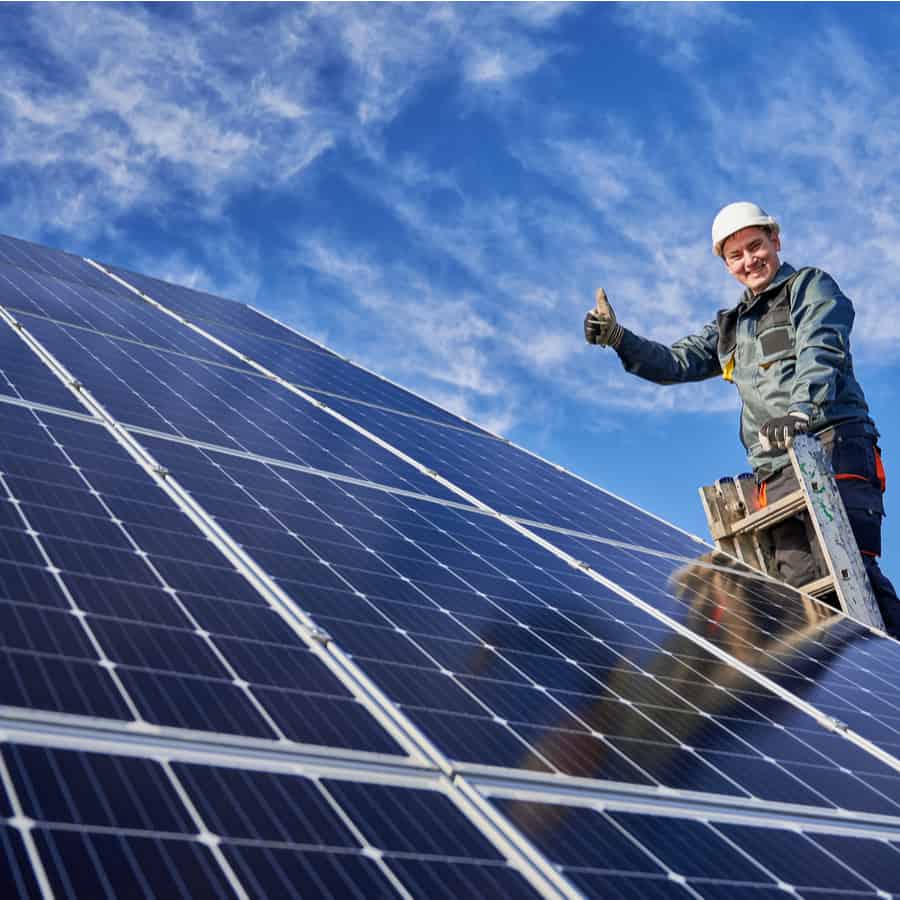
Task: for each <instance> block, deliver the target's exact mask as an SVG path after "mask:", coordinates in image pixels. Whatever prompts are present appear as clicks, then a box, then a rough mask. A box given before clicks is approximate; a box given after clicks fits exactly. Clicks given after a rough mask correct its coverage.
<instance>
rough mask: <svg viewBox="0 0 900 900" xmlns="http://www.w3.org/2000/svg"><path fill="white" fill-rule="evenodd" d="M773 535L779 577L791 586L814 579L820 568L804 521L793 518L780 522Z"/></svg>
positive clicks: (801, 584) (772, 532)
mask: <svg viewBox="0 0 900 900" xmlns="http://www.w3.org/2000/svg"><path fill="white" fill-rule="evenodd" d="M771 535H772V543H773V552H774V556H775V567H776V570H777V572H778V576H779V578H781V580H782V581H784V582H785V583H786V584H789V585H791V587H802V586H803V585H804V584H809V582H810V581H814V580H815V578H816V576H817V574H818V569H817V567H816V561H815V558H814V557H813V554H812V550H811V549H810V546H809V537H808V535H807V531H806V525H805V524H804V523H803V521H802V520H800V519H798V518H793V519H787V520H786V521H784V522H780V523H779V524H778V525H776V526H775V527H774V528H773V529H772V531H771Z"/></svg>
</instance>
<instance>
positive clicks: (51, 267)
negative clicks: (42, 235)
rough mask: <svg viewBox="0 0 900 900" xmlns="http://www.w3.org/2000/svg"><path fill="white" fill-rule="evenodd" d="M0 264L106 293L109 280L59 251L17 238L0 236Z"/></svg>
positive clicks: (82, 262) (77, 259) (69, 255)
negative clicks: (83, 285)
mask: <svg viewBox="0 0 900 900" xmlns="http://www.w3.org/2000/svg"><path fill="white" fill-rule="evenodd" d="M0 263H3V264H4V265H6V266H15V267H17V268H20V269H25V270H26V271H29V272H40V273H42V274H45V275H50V276H52V277H54V278H61V279H63V280H64V281H74V282H78V283H80V284H86V285H90V286H92V287H95V288H99V289H100V290H101V291H102V290H109V287H108V285H109V284H110V283H111V282H112V279H110V277H109V276H108V275H104V274H103V273H102V272H100V271H98V270H97V269H95V268H94V267H93V266H91V265H88V263H86V262H85V261H84V260H83V259H82V258H81V257H79V256H73V255H72V254H71V253H65V252H63V251H62V250H51V249H50V248H49V247H42V246H41V245H40V244H32V243H30V242H29V241H23V240H20V239H19V238H13V237H9V236H7V235H5V234H2V235H0Z"/></svg>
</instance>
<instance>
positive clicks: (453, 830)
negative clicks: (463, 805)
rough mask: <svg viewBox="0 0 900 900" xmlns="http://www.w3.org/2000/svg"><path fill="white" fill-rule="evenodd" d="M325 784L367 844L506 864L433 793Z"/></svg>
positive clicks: (358, 784)
mask: <svg viewBox="0 0 900 900" xmlns="http://www.w3.org/2000/svg"><path fill="white" fill-rule="evenodd" d="M322 784H323V785H324V787H325V788H327V790H328V792H329V793H330V794H331V795H332V796H333V797H334V798H335V799H336V800H337V801H338V803H339V804H340V805H341V807H342V808H343V809H345V810H346V811H347V812H348V813H349V814H350V816H351V818H352V819H353V820H354V821H355V822H357V823H359V828H360V829H361V830H362V832H363V834H364V835H365V838H366V840H367V841H368V842H369V843H370V844H373V845H374V846H376V847H379V848H380V849H382V850H388V851H393V852H397V853H423V854H428V855H441V856H458V857H466V856H469V857H477V858H480V859H496V860H502V856H501V855H500V853H499V852H498V851H497V850H496V848H495V847H494V846H493V844H491V843H490V842H489V841H488V840H487V838H486V837H485V836H484V835H483V834H481V832H479V831H476V830H475V829H474V828H472V826H471V824H470V822H469V821H468V819H466V817H465V816H464V815H463V814H462V812H461V811H460V810H459V809H458V808H457V807H456V806H455V805H454V804H453V803H452V802H451V801H450V800H449V799H448V798H446V797H441V796H440V795H439V794H436V793H435V792H434V791H426V790H417V789H410V790H404V791H398V790H397V789H396V788H394V787H391V786H389V785H382V784H364V783H362V782H351V781H336V780H334V779H326V780H325V781H323V782H322ZM414 824H415V827H413V825H414Z"/></svg>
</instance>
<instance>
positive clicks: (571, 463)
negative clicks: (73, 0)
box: [0, 3, 900, 581]
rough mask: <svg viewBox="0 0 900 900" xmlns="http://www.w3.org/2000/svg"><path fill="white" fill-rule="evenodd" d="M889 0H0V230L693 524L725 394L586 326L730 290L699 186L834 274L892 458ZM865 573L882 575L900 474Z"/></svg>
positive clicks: (893, 550)
mask: <svg viewBox="0 0 900 900" xmlns="http://www.w3.org/2000/svg"><path fill="white" fill-rule="evenodd" d="M898 31H900V8H898V7H896V6H894V5H892V4H884V5H882V4H871V5H870V4H847V5H831V4H802V5H801V4H791V3H785V4H754V3H742V4H731V5H718V4H714V3H709V4H706V3H704V4H690V3H688V4H583V5H582V4H576V5H567V4H549V5H544V4H528V3H521V4H511V5H507V4H501V3H497V4H484V5H482V4H468V3H467V4H453V5H443V4H427V5H426V4H421V5H420V4H359V5H357V4H339V3H329V4H324V5H306V4H302V5H301V4H296V5H295V4H289V3H286V4H273V5H262V4H261V5H254V4H235V5H218V4H202V5H198V6H192V5H190V4H154V5H149V6H142V5H140V4H127V5H118V4H103V5H102V6H101V5H100V4H97V5H94V4H89V3H84V4H58V5H57V4H33V5H18V4H4V5H3V6H2V7H0V54H2V67H3V79H2V81H0V211H2V226H0V230H2V231H3V232H5V233H7V234H12V235H15V236H18V237H23V238H28V239H31V240H36V241H39V242H42V243H46V244H50V245H52V246H56V247H60V248H63V249H67V250H70V251H73V252H78V253H82V254H85V255H89V256H93V257H95V258H99V259H103V260H109V261H113V262H115V263H117V264H120V265H123V266H126V267H129V268H133V269H137V270H139V271H144V272H147V273H149V274H153V275H156V276H159V277H164V278H169V279H172V280H174V281H177V282H179V283H182V284H188V285H192V286H197V287H201V288H204V289H207V290H212V291H215V292H217V293H221V294H223V295H225V296H228V297H232V298H234V299H239V300H243V301H246V302H249V303H252V304H254V305H256V306H258V307H260V308H262V309H264V310H266V311H268V312H270V313H271V314H272V315H275V316H277V317H278V318H280V319H282V320H283V321H286V322H288V323H290V324H292V325H294V326H296V327H297V328H298V329H299V330H300V331H302V332H304V333H306V334H309V335H310V336H312V337H315V338H317V339H319V340H321V341H323V342H325V343H326V344H328V345H329V346H330V347H332V348H333V349H335V350H337V351H338V352H341V353H343V354H345V355H347V356H349V357H351V358H352V359H354V360H356V361H358V362H360V363H362V364H364V365H366V366H368V367H370V368H372V369H375V370H377V371H379V372H382V373H384V374H385V375H388V376H389V377H391V378H393V379H394V380H396V381H398V382H400V383H401V384H403V385H405V386H408V387H410V388H412V389H414V390H417V391H418V392H420V393H422V394H424V395H425V396H427V397H429V398H430V399H433V400H436V401H438V402H440V403H442V404H444V405H446V406H448V407H449V408H451V409H453V410H454V411H457V412H460V413H462V414H464V415H467V416H469V417H470V418H472V419H474V420H476V421H478V422H480V423H482V424H484V425H486V426H487V427H490V428H492V429H494V430H496V431H499V432H501V433H503V434H505V435H507V436H509V437H510V438H512V439H513V440H515V441H516V442H517V443H519V444H521V445H523V446H525V447H527V448H529V449H531V450H533V451H535V452H537V453H539V454H541V455H543V456H545V457H548V458H550V459H552V460H553V461H555V462H559V463H562V464H563V465H565V466H567V467H568V468H570V469H572V470H574V471H576V472H577V473H579V474H581V475H583V476H585V477H587V478H589V479H591V480H592V481H595V482H596V483H598V484H600V485H602V486H604V487H606V488H608V489H610V490H612V491H613V492H615V493H617V494H620V495H621V496H624V497H626V498H628V499H630V500H632V501H634V502H635V503H638V504H639V505H641V506H643V507H645V508H647V509H650V510H652V511H653V512H655V513H657V514H658V515H661V516H663V517H664V518H667V519H669V520H670V521H673V522H675V523H676V524H679V525H681V526H682V527H684V528H687V529H688V530H690V531H693V532H695V533H698V534H701V535H705V534H706V525H705V519H704V517H703V514H702V511H701V509H700V504H699V500H698V498H697V491H696V488H697V486H698V485H699V484H701V483H706V482H711V481H712V480H714V479H715V478H716V477H718V476H720V475H723V474H730V473H734V472H738V471H742V470H743V469H744V468H745V462H744V459H743V454H742V450H741V447H740V444H739V441H738V436H737V415H738V404H737V398H736V395H735V392H734V389H733V388H732V387H731V386H729V385H726V384H725V383H723V382H722V381H721V380H718V379H717V380H714V381H709V382H705V383H703V384H701V385H693V386H685V387H676V388H658V387H656V386H654V385H650V384H647V383H642V382H640V381H638V380H636V379H634V378H632V377H630V376H627V375H626V374H625V373H624V372H623V370H622V368H621V366H620V365H619V363H618V360H617V358H616V357H615V355H614V354H613V353H612V352H611V351H603V350H600V349H597V348H589V347H587V346H586V345H585V344H584V342H583V337H582V318H583V316H584V312H585V310H586V309H587V308H588V307H589V306H590V305H591V304H592V298H593V293H594V289H595V288H596V287H597V286H599V285H603V286H604V287H606V289H607V291H608V293H609V295H610V298H611V300H612V302H613V305H614V307H615V309H616V311H617V313H618V315H619V319H620V321H622V322H623V324H625V325H626V326H627V327H630V328H632V329H633V330H635V331H637V332H639V333H643V334H645V335H648V336H650V337H654V338H656V339H659V340H665V341H671V340H674V339H677V338H678V337H681V336H682V335H684V334H686V333H689V332H690V331H692V330H695V329H697V328H699V327H700V326H702V325H703V324H704V323H705V322H707V321H708V320H709V319H711V318H712V317H713V315H714V312H715V310H716V309H718V308H720V307H723V306H726V305H732V304H733V303H734V302H735V301H736V299H737V296H738V294H739V286H738V285H737V283H736V282H734V281H733V280H731V279H730V277H729V276H728V275H727V273H726V272H725V270H724V268H723V267H722V265H721V263H720V262H719V261H718V260H717V259H715V258H714V257H713V256H712V255H711V253H710V249H709V226H710V222H711V220H712V217H713V215H714V214H715V212H716V210H717V209H718V208H719V207H720V206H722V205H724V204H725V203H728V202H730V201H733V200H738V199H752V200H756V201H757V202H759V203H761V204H762V205H763V206H764V207H765V208H766V209H767V210H768V211H769V212H770V213H772V214H774V215H775V216H776V217H778V218H779V220H780V221H781V224H782V229H783V258H785V259H787V260H788V261H789V262H791V263H793V264H794V265H795V266H800V265H817V266H820V267H822V268H824V269H826V270H828V271H829V272H831V274H832V275H833V276H834V277H835V278H836V279H837V281H838V282H839V283H840V285H841V286H842V288H843V289H844V291H845V292H846V293H847V294H848V295H849V296H850V297H851V298H852V299H853V300H854V302H855V304H856V310H857V321H856V327H855V331H854V336H853V352H854V359H855V362H856V366H857V370H858V374H859V376H860V380H861V381H862V383H863V386H864V388H865V390H866V394H867V397H868V399H869V403H870V406H871V407H872V411H873V415H874V417H875V419H876V421H877V423H878V426H879V428H880V430H881V432H882V435H883V438H882V444H883V447H884V451H885V461H886V466H887V470H888V478H889V482H890V481H891V480H892V479H891V476H892V474H893V473H894V472H896V473H897V475H896V477H897V478H900V463H898V462H897V460H900V408H898V405H900V391H898V384H897V377H898V373H900V342H898V337H900V321H898V318H897V316H896V309H897V297H898V295H900V270H898V266H897V261H898V258H900V188H898V185H900V99H898V97H897V93H896V85H897V84H898V81H900V72H898V68H900V58H898V56H897V53H896V45H897V37H898ZM887 508H888V513H889V518H888V520H887V523H886V551H885V557H886V558H885V565H884V568H885V570H886V571H887V572H888V574H890V575H891V576H892V577H893V578H894V579H895V581H896V580H900V488H897V487H894V489H893V490H889V494H888V499H887Z"/></svg>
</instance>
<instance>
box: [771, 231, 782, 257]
mask: <svg viewBox="0 0 900 900" xmlns="http://www.w3.org/2000/svg"><path fill="white" fill-rule="evenodd" d="M772 243H773V244H774V245H775V251H776V253H781V235H780V234H773V235H772Z"/></svg>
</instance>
